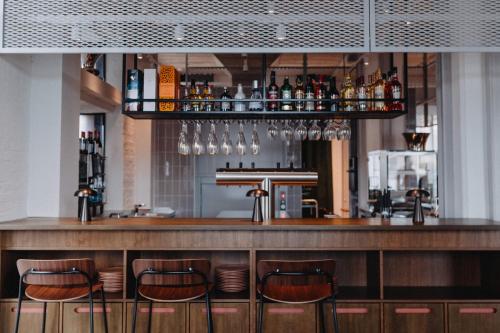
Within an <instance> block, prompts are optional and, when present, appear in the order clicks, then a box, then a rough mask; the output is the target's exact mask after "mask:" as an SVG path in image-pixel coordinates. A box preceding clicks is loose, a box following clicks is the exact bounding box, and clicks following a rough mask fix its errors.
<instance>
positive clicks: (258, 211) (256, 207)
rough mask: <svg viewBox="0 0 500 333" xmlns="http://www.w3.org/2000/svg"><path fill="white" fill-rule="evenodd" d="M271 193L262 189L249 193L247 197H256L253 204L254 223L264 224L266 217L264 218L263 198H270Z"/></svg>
mask: <svg viewBox="0 0 500 333" xmlns="http://www.w3.org/2000/svg"><path fill="white" fill-rule="evenodd" d="M268 196H269V192H267V191H264V190H261V189H253V190H250V191H248V192H247V197H254V198H255V201H254V204H253V213H252V222H257V223H260V222H264V217H263V216H262V203H261V198H262V197H268Z"/></svg>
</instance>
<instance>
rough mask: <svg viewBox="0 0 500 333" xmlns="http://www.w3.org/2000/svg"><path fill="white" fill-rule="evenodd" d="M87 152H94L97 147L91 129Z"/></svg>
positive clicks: (88, 134) (88, 135) (88, 133)
mask: <svg viewBox="0 0 500 333" xmlns="http://www.w3.org/2000/svg"><path fill="white" fill-rule="evenodd" d="M87 137H88V139H87V154H90V155H92V154H94V149H95V145H94V138H93V137H92V132H91V131H89V132H87Z"/></svg>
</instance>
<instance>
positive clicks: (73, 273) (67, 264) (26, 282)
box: [14, 259, 108, 333]
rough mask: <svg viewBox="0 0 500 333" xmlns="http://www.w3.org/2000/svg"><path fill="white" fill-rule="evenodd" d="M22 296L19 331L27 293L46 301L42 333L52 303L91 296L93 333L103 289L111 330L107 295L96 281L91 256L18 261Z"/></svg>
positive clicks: (103, 299) (104, 305) (106, 325)
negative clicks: (96, 306)
mask: <svg viewBox="0 0 500 333" xmlns="http://www.w3.org/2000/svg"><path fill="white" fill-rule="evenodd" d="M17 270H18V272H19V276H20V277H19V295H18V302H17V314H16V326H15V331H14V332H15V333H17V332H18V330H19V320H20V317H21V306H22V301H23V296H24V295H25V296H26V297H27V298H29V299H31V300H34V301H37V302H43V317H42V333H44V332H45V321H46V317H47V303H48V302H65V301H73V300H77V299H81V298H83V297H88V302H89V309H90V311H89V312H90V333H93V332H94V293H95V292H100V293H101V296H102V305H103V311H102V313H103V319H104V330H105V332H106V333H108V320H107V315H106V298H105V296H104V289H103V285H102V283H100V282H97V281H96V280H95V264H94V261H93V260H91V259H62V260H30V259H19V260H18V261H17Z"/></svg>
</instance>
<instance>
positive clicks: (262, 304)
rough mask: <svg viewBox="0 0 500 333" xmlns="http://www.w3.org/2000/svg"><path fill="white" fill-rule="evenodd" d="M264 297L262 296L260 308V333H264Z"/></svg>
mask: <svg viewBox="0 0 500 333" xmlns="http://www.w3.org/2000/svg"><path fill="white" fill-rule="evenodd" d="M264 304H265V302H264V297H263V296H262V294H261V295H260V308H259V320H258V324H259V327H258V329H259V331H258V332H259V333H262V332H264Z"/></svg>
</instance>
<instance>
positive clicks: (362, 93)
mask: <svg viewBox="0 0 500 333" xmlns="http://www.w3.org/2000/svg"><path fill="white" fill-rule="evenodd" d="M366 90H367V89H366V86H365V78H364V77H363V76H360V77H359V79H358V85H357V87H356V98H357V99H358V100H359V101H358V111H366V110H367V104H366V101H364V99H366V98H367V91H366Z"/></svg>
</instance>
